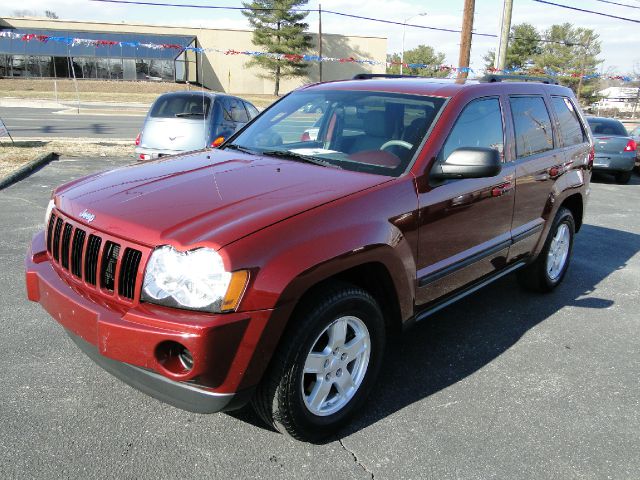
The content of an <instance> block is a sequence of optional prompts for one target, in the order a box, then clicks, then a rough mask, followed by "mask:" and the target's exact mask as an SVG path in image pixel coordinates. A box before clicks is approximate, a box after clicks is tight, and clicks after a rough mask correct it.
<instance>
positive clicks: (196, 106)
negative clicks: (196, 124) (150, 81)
mask: <svg viewBox="0 0 640 480" xmlns="http://www.w3.org/2000/svg"><path fill="white" fill-rule="evenodd" d="M210 107H211V99H210V98H209V97H208V96H205V95H182V94H177V95H167V96H163V97H160V98H158V100H156V102H155V103H154V104H153V107H152V108H151V113H150V114H149V115H150V116H151V117H152V118H176V117H177V118H199V119H202V118H203V117H206V116H208V115H209V109H210Z"/></svg>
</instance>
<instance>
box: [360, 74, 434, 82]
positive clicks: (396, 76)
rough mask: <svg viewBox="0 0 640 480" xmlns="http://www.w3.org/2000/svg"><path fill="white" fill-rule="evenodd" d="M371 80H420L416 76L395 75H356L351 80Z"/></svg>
mask: <svg viewBox="0 0 640 480" xmlns="http://www.w3.org/2000/svg"><path fill="white" fill-rule="evenodd" d="M372 78H422V77H418V76H417V75H397V74H393V73H358V74H356V75H354V76H353V79H352V80H371V79H372Z"/></svg>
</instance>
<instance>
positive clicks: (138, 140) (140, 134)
mask: <svg viewBox="0 0 640 480" xmlns="http://www.w3.org/2000/svg"><path fill="white" fill-rule="evenodd" d="M141 136H142V132H140V133H139V134H138V136H137V137H136V147H137V146H139V145H140V137H141Z"/></svg>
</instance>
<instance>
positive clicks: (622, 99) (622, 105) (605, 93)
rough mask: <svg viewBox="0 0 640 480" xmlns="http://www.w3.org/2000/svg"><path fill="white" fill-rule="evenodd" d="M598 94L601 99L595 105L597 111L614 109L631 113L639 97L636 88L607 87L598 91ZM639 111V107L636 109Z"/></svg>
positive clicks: (639, 90)
mask: <svg viewBox="0 0 640 480" xmlns="http://www.w3.org/2000/svg"><path fill="white" fill-rule="evenodd" d="M598 94H599V95H600V96H601V97H603V98H602V99H601V100H600V101H598V102H597V103H596V104H595V107H596V108H597V109H598V110H609V109H616V110H618V111H619V112H633V111H634V106H635V105H636V104H637V102H638V99H639V96H640V88H638V87H609V88H605V89H604V90H600V91H599V92H598ZM636 109H637V110H640V107H636Z"/></svg>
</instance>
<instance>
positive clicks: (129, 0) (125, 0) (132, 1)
mask: <svg viewBox="0 0 640 480" xmlns="http://www.w3.org/2000/svg"><path fill="white" fill-rule="evenodd" d="M90 1H91V2H101V3H118V4H126V5H142V6H153V7H182V8H200V9H216V10H236V11H238V10H252V9H251V8H248V7H218V6H214V5H196V4H186V3H159V2H151V1H138V0H90ZM638 1H640V0H638ZM254 10H263V11H276V10H282V9H279V8H256V9H254ZM292 10H293V11H296V12H309V13H318V10H315V9H308V8H299V9H292ZM322 11H323V12H324V13H329V14H332V15H338V16H341V17H348V18H356V19H359V20H368V21H371V22H379V23H385V24H390V25H400V26H406V27H412V28H421V29H423V30H435V31H438V32H446V33H461V30H457V29H454V28H442V27H431V26H427V25H416V24H413V23H403V22H395V21H393V20H384V19H381V18H373V17H363V16H361V15H353V14H350V13H344V12H336V11H334V10H322ZM472 35H475V36H478V37H490V38H497V37H498V35H495V34H493V33H480V32H473V33H472ZM509 38H513V39H516V40H517V39H523V40H529V41H535V42H537V43H556V44H559V45H568V46H576V45H577V46H582V44H579V43H575V42H562V41H559V40H546V39H544V38H539V39H532V38H526V37H517V36H513V35H510V36H509Z"/></svg>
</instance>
